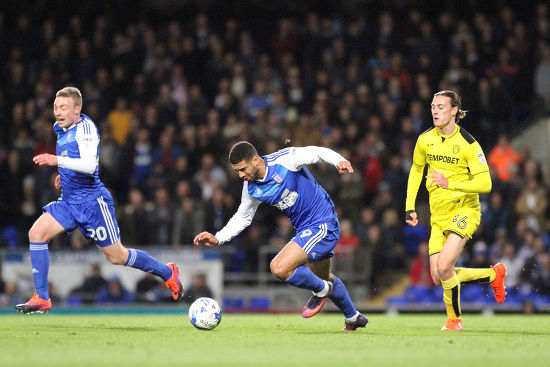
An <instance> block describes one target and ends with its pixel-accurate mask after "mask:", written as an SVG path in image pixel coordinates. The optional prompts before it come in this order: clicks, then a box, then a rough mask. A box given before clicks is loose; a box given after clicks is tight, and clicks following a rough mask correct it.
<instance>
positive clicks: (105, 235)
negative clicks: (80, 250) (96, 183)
mask: <svg viewBox="0 0 550 367" xmlns="http://www.w3.org/2000/svg"><path fill="white" fill-rule="evenodd" d="M42 211H44V212H48V213H50V214H51V215H52V216H53V217H54V218H55V220H57V221H58V222H59V224H61V226H62V227H63V228H64V229H65V231H66V232H67V233H71V232H72V231H73V230H74V229H75V228H76V227H78V229H79V230H80V232H82V234H83V235H84V236H85V237H86V238H91V239H93V240H94V242H95V243H96V244H97V245H98V246H100V247H106V246H109V245H112V244H113V243H115V242H117V241H118V239H119V237H120V229H119V228H118V223H117V221H116V218H115V207H114V203H113V198H112V197H111V194H109V192H108V191H107V190H104V192H103V195H101V196H100V197H98V198H97V199H96V200H92V201H87V202H84V203H79V204H69V203H68V202H67V201H65V200H63V199H58V200H57V201H52V202H51V203H49V204H48V205H46V206H45V207H43V208H42Z"/></svg>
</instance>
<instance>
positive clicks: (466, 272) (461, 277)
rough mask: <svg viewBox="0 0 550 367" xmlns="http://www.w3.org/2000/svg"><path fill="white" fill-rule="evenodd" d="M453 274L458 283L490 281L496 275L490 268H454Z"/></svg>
mask: <svg viewBox="0 0 550 367" xmlns="http://www.w3.org/2000/svg"><path fill="white" fill-rule="evenodd" d="M455 274H456V276H457V277H458V281H459V282H460V284H477V283H491V282H492V281H493V280H495V276H496V273H495V271H494V270H493V269H492V268H483V269H475V268H455Z"/></svg>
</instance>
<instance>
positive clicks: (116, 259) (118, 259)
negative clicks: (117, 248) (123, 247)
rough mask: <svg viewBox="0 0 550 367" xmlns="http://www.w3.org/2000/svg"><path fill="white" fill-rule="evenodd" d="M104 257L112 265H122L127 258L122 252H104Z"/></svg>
mask: <svg viewBox="0 0 550 367" xmlns="http://www.w3.org/2000/svg"><path fill="white" fill-rule="evenodd" d="M105 258H106V259H107V260H108V261H109V262H110V263H111V264H113V265H124V264H126V260H127V257H124V256H122V254H105Z"/></svg>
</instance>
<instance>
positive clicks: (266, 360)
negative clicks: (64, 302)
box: [0, 312, 550, 367]
mask: <svg viewBox="0 0 550 367" xmlns="http://www.w3.org/2000/svg"><path fill="white" fill-rule="evenodd" d="M369 320H370V323H369V324H368V325H367V328H366V329H359V330H357V331H355V332H344V331H342V330H341V329H342V327H343V317H342V316H340V315H336V314H321V315H319V316H316V317H314V318H312V319H303V318H302V317H301V316H300V315H299V314H285V315H260V314H257V315H238V314H228V315H224V316H223V319H222V323H221V324H220V326H218V328H216V329H215V330H212V331H200V330H196V329H195V328H193V326H192V325H191V324H190V323H189V320H188V318H187V314H185V313H182V314H181V315H55V312H52V313H50V314H47V315H21V314H14V315H2V316H0V366H2V367H7V366H41V367H43V366H79V367H80V366H102V367H109V366H132V367H134V366H148V367H151V366H193V367H194V366H255V367H256V366H278V367H282V366H285V367H286V366H309V367H317V366H334V367H347V366H376V367H377V366H392V367H394V366H407V367H408V366H423V367H429V366H438V367H450V366H461V367H474V366H483V367H490V366H497V367H504V366H514V367H516V366H525V367H527V366H529V367H532V366H550V330H549V327H550V315H530V316H523V315H512V316H511V315H495V316H492V317H483V316H479V315H466V316H465V317H464V321H463V325H464V328H465V331H463V332H453V333H451V332H441V331H439V328H440V327H441V326H442V324H443V323H444V321H445V316H444V315H399V316H394V317H391V316H385V315H380V314H373V315H369Z"/></svg>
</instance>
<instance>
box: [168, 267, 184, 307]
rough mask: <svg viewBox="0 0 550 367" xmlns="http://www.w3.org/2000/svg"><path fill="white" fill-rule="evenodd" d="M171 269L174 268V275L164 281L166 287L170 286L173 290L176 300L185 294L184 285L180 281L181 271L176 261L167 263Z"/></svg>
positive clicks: (173, 296)
mask: <svg viewBox="0 0 550 367" xmlns="http://www.w3.org/2000/svg"><path fill="white" fill-rule="evenodd" d="M166 265H167V266H168V267H169V268H170V269H172V276H171V277H170V279H168V280H167V281H165V282H164V284H165V285H166V287H168V288H170V290H171V291H172V298H173V299H174V300H176V301H177V300H178V299H180V298H181V296H183V285H182V284H181V281H180V271H179V269H178V266H177V265H176V264H174V263H168V264H166Z"/></svg>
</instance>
